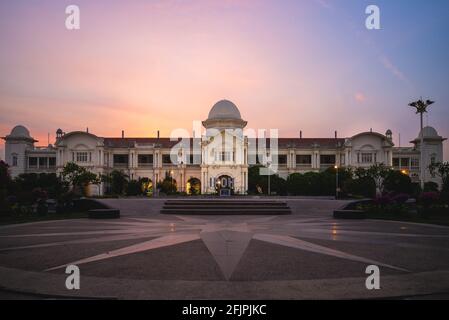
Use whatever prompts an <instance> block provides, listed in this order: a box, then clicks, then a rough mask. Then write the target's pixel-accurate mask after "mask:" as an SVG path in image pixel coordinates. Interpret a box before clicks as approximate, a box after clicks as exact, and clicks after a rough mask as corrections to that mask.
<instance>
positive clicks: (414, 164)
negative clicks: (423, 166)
mask: <svg viewBox="0 0 449 320" xmlns="http://www.w3.org/2000/svg"><path fill="white" fill-rule="evenodd" d="M411 162H412V168H419V159H418V158H412V159H411Z"/></svg>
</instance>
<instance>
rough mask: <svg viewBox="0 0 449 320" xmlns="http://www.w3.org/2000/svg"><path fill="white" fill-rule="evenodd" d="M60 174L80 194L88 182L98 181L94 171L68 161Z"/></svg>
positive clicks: (97, 182) (95, 182)
mask: <svg viewBox="0 0 449 320" xmlns="http://www.w3.org/2000/svg"><path fill="white" fill-rule="evenodd" d="M61 175H62V177H63V179H64V180H65V181H67V182H68V183H69V184H70V185H71V186H72V187H73V189H74V190H75V191H80V193H81V194H85V188H86V187H87V186H88V185H89V184H99V183H100V179H99V177H98V176H97V175H96V174H95V173H93V172H90V171H89V170H87V169H86V168H84V167H81V166H79V165H77V164H76V163H74V162H68V163H67V164H66V165H65V166H64V168H63V169H62V173H61Z"/></svg>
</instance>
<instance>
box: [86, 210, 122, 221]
mask: <svg viewBox="0 0 449 320" xmlns="http://www.w3.org/2000/svg"><path fill="white" fill-rule="evenodd" d="M87 214H88V216H89V219H118V218H120V210H119V209H92V210H89V211H88V212H87Z"/></svg>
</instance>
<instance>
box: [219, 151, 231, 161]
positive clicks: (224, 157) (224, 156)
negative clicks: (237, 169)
mask: <svg viewBox="0 0 449 320" xmlns="http://www.w3.org/2000/svg"><path fill="white" fill-rule="evenodd" d="M215 160H216V161H231V152H229V151H221V152H217V153H216V154H215Z"/></svg>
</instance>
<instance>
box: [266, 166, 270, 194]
mask: <svg viewBox="0 0 449 320" xmlns="http://www.w3.org/2000/svg"><path fill="white" fill-rule="evenodd" d="M267 168H268V196H270V195H271V181H270V180H271V179H270V177H271V161H267Z"/></svg>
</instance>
